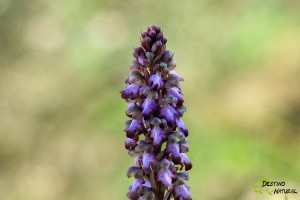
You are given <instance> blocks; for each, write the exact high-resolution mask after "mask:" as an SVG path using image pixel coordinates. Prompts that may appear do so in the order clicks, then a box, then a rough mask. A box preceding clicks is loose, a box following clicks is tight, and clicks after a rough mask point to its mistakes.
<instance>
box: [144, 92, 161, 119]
mask: <svg viewBox="0 0 300 200" xmlns="http://www.w3.org/2000/svg"><path fill="white" fill-rule="evenodd" d="M142 108H143V111H142V114H143V116H144V119H145V120H149V119H150V118H151V114H152V113H153V112H154V111H156V108H157V104H156V102H155V100H154V99H152V98H149V97H148V98H146V99H145V100H144V102H143V104H142Z"/></svg>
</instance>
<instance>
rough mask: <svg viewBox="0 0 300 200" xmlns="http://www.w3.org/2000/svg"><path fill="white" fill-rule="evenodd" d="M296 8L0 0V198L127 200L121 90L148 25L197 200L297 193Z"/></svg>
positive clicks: (209, 1)
mask: <svg viewBox="0 0 300 200" xmlns="http://www.w3.org/2000/svg"><path fill="white" fill-rule="evenodd" d="M299 10H300V2H299V1H297V0H286V1H282V0H281V1H280V0H272V1H271V0H269V1H268V0H267V1H259V0H247V1H237V0H227V1H225V0H223V1H222V0H219V1H217V0H205V1H180V0H172V1H171V0H163V1H153V0H148V1H145V0H135V1H132V0H123V1H121V0H119V1H117V0H100V1H99V0H98V1H97V0H90V1H83V0H64V1H58V0H43V1H38V0H31V1H29V0H0V199H1V200H41V199H43V200H82V199H87V200H99V199H100V200H110V199H112V200H115V199H118V200H119V199H126V196H125V194H126V192H127V189H128V186H129V185H130V184H131V183H132V182H133V180H132V179H128V178H127V177H126V170H127V168H128V167H129V166H130V165H131V163H133V158H130V156H129V155H127V151H126V150H125V149H124V146H123V145H124V141H125V135H124V133H123V129H124V122H125V121H126V120H127V117H126V116H125V113H124V111H125V109H126V107H127V104H126V102H125V101H124V100H123V99H121V97H120V93H119V92H120V91H121V90H122V89H123V88H124V87H125V84H124V81H125V79H126V78H127V76H128V75H129V67H130V64H131V60H132V51H133V47H136V46H138V45H139V37H140V32H141V31H143V30H145V29H146V27H147V25H148V24H156V25H159V26H161V27H162V28H163V30H164V34H165V35H166V37H167V38H168V39H169V41H168V43H167V48H168V49H170V50H171V51H173V52H175V58H176V60H177V68H176V71H177V73H179V74H180V75H181V76H183V77H184V79H185V82H183V83H182V84H181V86H182V89H183V92H184V97H185V101H186V106H187V113H186V114H185V116H184V118H183V120H184V122H185V123H186V125H187V127H189V130H190V136H189V139H190V141H191V145H190V153H189V154H188V155H189V157H190V159H191V160H192V162H193V164H194V167H193V169H192V170H191V171H190V180H189V181H188V184H189V185H190V186H191V194H192V196H193V199H195V200H200V199H203V200H253V199H272V200H273V199H282V200H283V199H284V196H283V195H277V196H271V197H268V196H265V195H259V194H256V193H255V192H254V191H253V188H252V185H253V184H257V183H258V182H259V180H260V179H261V178H263V177H266V178H268V179H270V180H278V181H286V186H287V187H288V188H296V189H297V190H298V194H297V195H289V196H288V198H289V199H290V200H293V199H299V193H300V159H299V157H300V156H299V155H300V145H299V144H300V12H299Z"/></svg>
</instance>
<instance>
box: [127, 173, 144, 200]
mask: <svg viewBox="0 0 300 200" xmlns="http://www.w3.org/2000/svg"><path fill="white" fill-rule="evenodd" d="M142 184H143V179H142V178H137V179H135V181H134V183H133V184H132V185H131V186H130V187H129V188H128V193H127V197H128V198H129V199H137V198H138V192H137V191H138V189H139V188H140V187H142Z"/></svg>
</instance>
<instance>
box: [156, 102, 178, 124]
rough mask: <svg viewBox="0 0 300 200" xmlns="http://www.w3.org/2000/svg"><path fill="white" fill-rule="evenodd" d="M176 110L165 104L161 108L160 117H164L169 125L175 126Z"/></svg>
mask: <svg viewBox="0 0 300 200" xmlns="http://www.w3.org/2000/svg"><path fill="white" fill-rule="evenodd" d="M175 116H176V110H175V109H174V108H173V107H172V106H170V105H165V106H163V107H162V108H161V109H160V110H159V117H163V118H164V119H165V120H166V121H167V123H168V125H169V126H174V122H175Z"/></svg>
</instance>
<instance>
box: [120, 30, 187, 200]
mask: <svg viewBox="0 0 300 200" xmlns="http://www.w3.org/2000/svg"><path fill="white" fill-rule="evenodd" d="M140 42H141V46H140V47H136V48H134V51H133V57H134V59H133V61H132V63H131V66H130V75H129V77H128V78H127V79H126V81H125V84H127V86H126V87H125V88H124V89H123V90H122V91H121V97H122V98H123V99H124V100H126V102H128V107H127V109H126V111H125V114H126V116H127V117H129V118H130V119H129V120H127V121H126V123H125V129H124V132H125V136H126V137H127V139H126V141H125V148H126V149H127V150H128V153H129V155H130V156H132V157H134V158H135V159H134V162H133V165H132V166H131V167H129V168H128V170H127V176H128V177H134V178H135V181H134V182H133V184H132V185H131V186H130V187H129V188H128V193H127V198H128V199H131V200H170V199H175V200H191V199H192V197H191V195H190V192H189V190H190V188H189V186H188V185H187V184H185V181H186V180H188V178H189V176H188V173H187V172H185V171H188V170H190V169H191V168H192V163H191V161H190V160H189V158H188V156H187V153H188V152H189V140H188V139H187V136H188V134H189V132H188V129H187V127H186V125H185V124H184V122H183V120H182V119H181V118H182V117H183V114H184V113H185V112H186V107H185V105H184V98H183V93H182V90H181V88H180V82H182V81H183V78H182V77H181V76H179V75H178V74H177V73H176V72H175V71H174V69H175V68H176V61H175V59H174V54H173V53H172V52H171V51H170V50H167V49H166V43H167V38H166V37H164V35H163V31H162V30H161V28H160V27H159V26H155V25H150V26H148V28H147V30H146V31H145V32H142V33H141V40H140ZM183 170H184V171H183Z"/></svg>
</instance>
